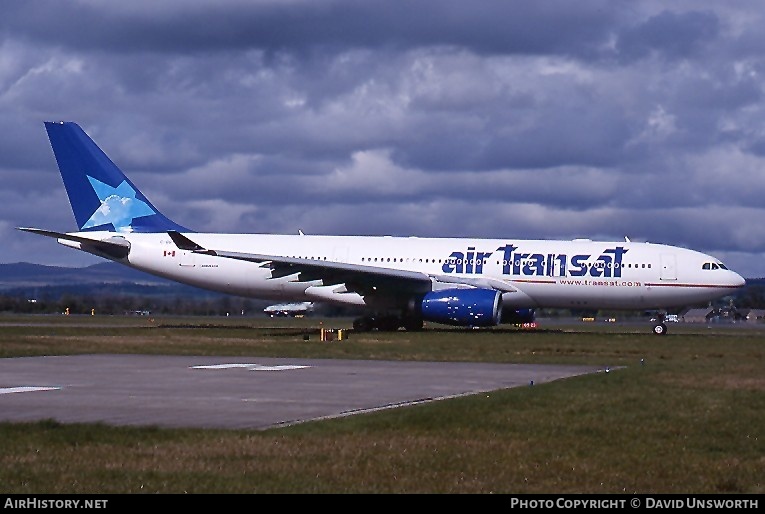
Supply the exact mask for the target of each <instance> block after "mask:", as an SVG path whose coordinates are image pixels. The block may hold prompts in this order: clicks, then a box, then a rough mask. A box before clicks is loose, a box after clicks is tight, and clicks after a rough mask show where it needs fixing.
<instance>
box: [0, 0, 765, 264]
mask: <svg viewBox="0 0 765 514" xmlns="http://www.w3.org/2000/svg"><path fill="white" fill-rule="evenodd" d="M764 14H765V9H763V7H762V2H761V1H760V0H751V1H746V0H743V1H737V2H719V1H705V0H676V1H673V2H664V1H642V2H638V1H629V2H628V1H620V0H617V1H615V0H579V1H577V2H571V1H569V0H549V1H544V2H528V1H509V0H491V1H475V2H466V1H464V0H379V1H377V0H369V1H363V0H326V1H320V0H258V1H253V0H193V1H190V0H163V1H162V2H155V1H153V0H151V1H149V0H132V1H131V2H102V1H97V0H73V1H68V2H61V1H58V0H35V1H28V0H20V1H17V0H3V4H2V16H0V120H2V122H3V128H2V130H1V131H0V177H2V188H0V242H1V243H2V244H1V245H0V263H11V262H22V261H23V262H35V263H41V264H60V265H67V266H84V265H88V264H93V263H96V262H101V260H100V259H98V258H96V257H93V256H89V255H87V254H83V253H81V252H77V251H74V250H69V249H67V248H64V247H62V246H60V245H57V244H56V243H55V242H54V241H52V240H49V239H47V238H41V237H39V236H34V235H32V234H27V233H22V232H19V231H17V230H15V227H18V226H27V227H30V226H31V227H40V228H48V229H53V230H60V231H73V230H76V226H75V222H74V217H73V215H72V212H71V209H70V207H69V203H68V201H67V198H66V193H65V191H64V188H63V184H62V182H61V178H60V176H59V174H58V169H57V167H56V164H55V160H54V157H53V153H52V151H51V148H50V144H49V143H48V140H47V136H46V133H45V129H44V126H43V121H47V120H51V121H54V120H68V121H76V122H77V123H79V124H80V126H82V127H83V129H84V130H85V131H86V132H87V133H88V134H89V135H90V136H91V137H92V138H93V139H94V140H95V141H96V142H97V143H98V144H99V146H101V148H102V149H104V151H106V153H107V154H108V155H109V156H110V157H111V158H112V160H113V161H114V162H115V163H116V164H117V165H118V166H120V167H121V168H122V169H123V170H124V171H126V172H127V173H128V175H129V176H130V177H131V179H132V180H133V182H134V183H135V184H136V185H137V186H139V188H140V189H141V191H142V192H143V193H144V194H145V195H146V196H147V197H148V198H149V199H150V200H151V201H152V203H153V204H154V205H155V206H157V207H158V208H160V209H161V210H162V211H163V212H164V213H165V214H166V215H167V216H168V217H170V218H171V219H173V220H175V221H177V222H178V223H181V224H182V225H185V226H187V227H189V228H192V229H195V230H197V231H220V232H284V233H295V234H296V233H297V232H298V230H303V231H304V232H306V233H312V234H373V235H386V234H390V235H402V236H408V235H417V236H423V237H424V236H466V237H473V236H475V237H493V238H494V237H496V238H508V239H512V238H539V239H550V238H562V239H571V238H576V237H589V238H592V239H608V240H622V239H623V238H624V237H625V236H628V237H630V239H632V240H647V241H651V242H656V243H668V244H677V245H680V246H685V247H690V248H694V249H697V250H701V251H704V252H708V253H711V254H713V255H715V256H717V257H719V258H721V259H723V261H724V262H726V263H727V264H728V266H729V267H731V268H733V269H735V270H736V271H739V272H740V273H741V274H743V275H744V276H746V277H762V276H765V260H764V259H763V256H764V254H765V158H764V157H765V95H764V94H763V93H764V92H765V83H764V82H763V77H765V31H763V30H762V27H763V26H765V19H763V15H764Z"/></svg>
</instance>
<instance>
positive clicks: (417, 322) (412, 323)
mask: <svg viewBox="0 0 765 514" xmlns="http://www.w3.org/2000/svg"><path fill="white" fill-rule="evenodd" d="M423 328H424V323H423V321H422V320H421V319H420V318H404V330H406V331H409V332H416V331H418V330H422V329H423Z"/></svg>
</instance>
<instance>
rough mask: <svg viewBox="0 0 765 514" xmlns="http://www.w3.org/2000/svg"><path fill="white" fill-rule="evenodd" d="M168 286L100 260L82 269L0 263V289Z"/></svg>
mask: <svg viewBox="0 0 765 514" xmlns="http://www.w3.org/2000/svg"><path fill="white" fill-rule="evenodd" d="M124 282H127V283H131V284H139V285H152V286H169V285H175V282H172V281H170V280H167V279H164V278H159V277H155V276H153V275H149V274H148V273H143V272H142V271H138V270H134V269H132V268H129V267H127V266H123V265H121V264H117V263H116V262H101V263H98V264H93V265H92V266H87V267H85V268H66V267H59V266H44V265H42V264H30V263H28V262H18V263H14V264H0V291H2V290H5V289H15V288H18V287H40V286H60V285H69V284H73V285H83V284H101V285H103V284H119V283H124Z"/></svg>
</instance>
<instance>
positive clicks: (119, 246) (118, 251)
mask: <svg viewBox="0 0 765 514" xmlns="http://www.w3.org/2000/svg"><path fill="white" fill-rule="evenodd" d="M16 229H17V230H23V231H24V232H31V233H32V234H38V235H41V236H46V237H53V238H55V239H60V240H64V241H72V242H74V243H79V244H80V249H81V250H84V251H86V252H90V253H95V254H96V255H103V256H104V257H109V258H113V259H124V258H125V257H127V256H128V254H129V253H130V243H129V242H128V241H127V240H126V239H125V238H123V237H119V236H114V237H110V238H108V239H92V238H89V237H82V236H78V235H74V234H65V233H63V232H55V231H53V230H44V229H41V228H29V227H16Z"/></svg>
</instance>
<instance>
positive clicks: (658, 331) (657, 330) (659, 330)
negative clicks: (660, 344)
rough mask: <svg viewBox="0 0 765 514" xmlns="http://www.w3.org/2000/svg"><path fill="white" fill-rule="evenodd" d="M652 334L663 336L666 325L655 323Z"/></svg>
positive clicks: (665, 331)
mask: <svg viewBox="0 0 765 514" xmlns="http://www.w3.org/2000/svg"><path fill="white" fill-rule="evenodd" d="M653 333H654V334H656V335H657V336H663V335H665V334H666V333H667V325H665V324H664V323H657V324H655V325H654V326H653Z"/></svg>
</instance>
